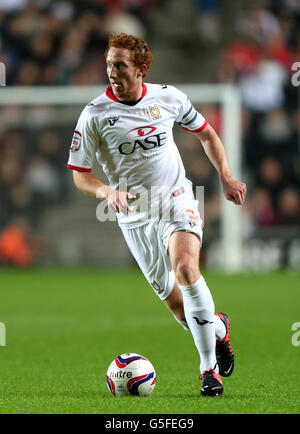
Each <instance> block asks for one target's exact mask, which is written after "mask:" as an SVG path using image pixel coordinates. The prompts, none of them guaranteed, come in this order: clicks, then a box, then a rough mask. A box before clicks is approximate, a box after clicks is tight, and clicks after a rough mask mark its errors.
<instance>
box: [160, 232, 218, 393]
mask: <svg viewBox="0 0 300 434" xmlns="http://www.w3.org/2000/svg"><path fill="white" fill-rule="evenodd" d="M199 254H200V239H199V237H197V235H195V234H193V233H190V232H185V231H176V232H174V233H173V234H172V235H171V237H170V241H169V255H170V260H171V264H172V267H173V270H174V273H175V277H176V281H177V282H178V286H179V288H180V290H181V292H182V296H183V306H184V312H185V318H186V321H187V323H188V326H189V329H190V331H191V333H192V335H193V338H194V342H195V345H196V347H197V349H198V352H199V355H200V372H201V379H202V386H201V393H202V394H208V395H220V394H222V392H223V386H222V382H221V379H220V377H219V375H218V373H217V360H216V337H215V326H214V308H215V307H214V302H213V299H212V296H211V293H210V290H209V288H208V286H207V285H206V282H205V279H204V278H203V276H202V275H201V274H200V271H199Z"/></svg>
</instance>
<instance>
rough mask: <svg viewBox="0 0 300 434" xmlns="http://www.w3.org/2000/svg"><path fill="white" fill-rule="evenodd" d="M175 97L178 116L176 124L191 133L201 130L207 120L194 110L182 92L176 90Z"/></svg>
mask: <svg viewBox="0 0 300 434" xmlns="http://www.w3.org/2000/svg"><path fill="white" fill-rule="evenodd" d="M174 89H176V88H174ZM176 96H177V98H176V99H177V101H178V116H177V118H176V122H178V124H179V125H180V126H181V127H182V128H183V129H184V130H187V131H191V132H193V133H196V132H199V131H201V130H203V129H204V128H205V127H206V125H207V120H206V119H205V118H204V117H203V116H202V115H201V114H200V113H199V112H198V111H197V110H196V109H195V107H194V106H193V104H192V103H191V101H190V99H189V98H188V97H187V96H186V95H185V94H184V93H183V92H181V91H180V90H178V89H176Z"/></svg>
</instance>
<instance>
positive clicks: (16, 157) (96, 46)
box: [0, 0, 300, 264]
mask: <svg viewBox="0 0 300 434" xmlns="http://www.w3.org/2000/svg"><path fill="white" fill-rule="evenodd" d="M168 1H170V0H86V1H80V0H77V1H76V0H74V1H67V0H62V1H53V0H52V1H50V0H36V1H31V0H10V1H7V0H0V61H1V62H3V63H4V64H5V66H6V84H7V85H16V86H20V85H22V86H36V85H45V86H47V85H95V84H99V83H104V82H105V81H106V72H105V63H104V57H103V52H104V50H105V48H106V43H107V37H108V35H109V34H111V33H120V32H121V31H124V32H127V33H132V34H136V35H138V36H141V37H142V38H146V39H147V34H148V31H149V27H150V24H151V23H150V21H149V17H150V15H151V11H153V10H154V9H155V8H159V7H162V6H167V3H168ZM194 1H195V3H194V4H195V9H196V11H197V13H198V17H199V19H198V21H197V23H198V33H199V38H201V39H202V40H203V41H205V43H207V44H211V46H212V47H215V48H216V47H217V49H216V53H217V56H218V62H217V64H218V68H217V69H216V71H214V74H213V73H212V81H213V82H220V83H234V84H237V85H238V86H239V88H240V90H241V97H242V104H243V115H242V144H243V158H244V160H243V165H244V169H243V174H244V179H243V180H244V181H246V182H247V184H248V190H249V193H248V198H247V202H246V204H245V206H244V207H243V213H244V222H245V227H246V228H247V229H246V233H247V235H251V234H252V233H253V230H255V228H259V227H267V226H268V227H269V226H272V227H275V226H281V225H299V224H300V108H299V101H300V98H299V90H298V89H300V86H299V87H296V86H295V85H293V84H292V80H291V77H292V74H293V73H294V71H293V70H292V65H293V64H294V63H295V62H300V30H299V29H300V2H299V0H269V1H263V0H262V1H251V2H248V6H247V7H245V8H244V9H243V10H242V11H241V12H239V13H238V14H237V16H236V18H235V23H234V31H231V33H230V34H231V36H230V38H229V39H228V38H224V41H223V30H224V29H223V28H222V25H223V21H222V14H223V13H224V3H225V2H221V0H194ZM166 9H167V8H165V9H164V11H166ZM201 61H202V59H201ZM162 80H163V77H162ZM199 110H200V111H201V112H202V113H203V115H204V116H205V117H206V118H207V120H208V121H209V122H210V123H211V124H212V125H213V126H214V128H215V129H216V131H217V132H218V133H219V134H221V132H222V119H221V115H220V110H219V108H218V107H217V106H212V105H203V106H201V107H199ZM16 113H17V111H16V109H14V108H11V109H9V110H7V111H6V112H5V111H4V112H1V119H0V202H1V212H0V263H1V261H2V262H15V263H19V264H22V263H23V264H29V263H30V262H31V261H32V260H33V259H32V257H33V255H32V250H31V249H34V248H35V247H34V246H36V244H37V243H36V240H34V238H33V237H32V234H31V228H32V227H34V226H36V225H37V224H38V223H39V220H40V218H41V216H42V215H43V211H44V209H45V208H47V207H48V206H49V205H51V204H56V203H59V202H60V201H61V200H62V199H63V198H64V197H66V194H67V188H66V182H65V173H66V169H65V165H66V161H67V153H68V149H67V147H66V142H67V143H68V142H69V141H70V134H71V133H70V131H71V130H72V128H73V126H74V125H72V126H71V125H70V126H69V129H67V130H66V131H60V129H59V128H57V127H53V126H52V125H48V126H43V125H42V126H41V127H40V128H35V129H33V130H30V128H28V127H27V128H25V127H24V126H23V127H17V122H15V124H14V122H13V119H14V116H16V117H18V114H16ZM5 116H8V117H9V119H8V117H5ZM40 116H42V114H40ZM75 121H76V120H75V119H74V120H73V123H74V122H75ZM42 124H43V123H42ZM179 134H181V133H179ZM180 143H182V145H183V146H182V154H183V158H184V162H185V165H186V167H187V175H188V177H189V178H190V179H191V180H192V181H193V183H194V185H204V186H205V199H206V205H205V222H206V223H207V224H211V225H212V226H213V225H218V223H219V221H220V195H219V183H218V180H217V179H216V175H215V171H214V169H213V167H212V165H211V164H210V163H209V162H208V161H207V159H206V158H205V156H204V153H203V150H201V147H199V143H198V141H197V139H195V137H194V136H193V135H189V134H186V132H185V133H183V134H182V136H180ZM29 144H30V146H29ZM16 239H18V240H19V241H18V242H19V243H20V247H19V248H18V249H17V257H15V258H12V257H11V255H12V253H11V243H12V240H13V242H14V243H16ZM21 245H23V247H24V248H23V249H22V248H21ZM30 252H31V253H30ZM14 254H16V249H15V250H14Z"/></svg>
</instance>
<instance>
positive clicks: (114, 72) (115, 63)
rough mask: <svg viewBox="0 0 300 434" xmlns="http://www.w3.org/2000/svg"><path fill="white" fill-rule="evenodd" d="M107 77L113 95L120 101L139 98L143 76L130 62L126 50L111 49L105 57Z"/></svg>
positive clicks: (128, 52)
mask: <svg viewBox="0 0 300 434" xmlns="http://www.w3.org/2000/svg"><path fill="white" fill-rule="evenodd" d="M106 65H107V75H108V79H109V81H110V84H111V87H112V90H113V93H114V95H115V96H116V97H117V98H118V99H119V100H120V101H136V100H138V99H139V98H140V97H141V93H142V81H143V74H142V71H141V69H140V68H138V67H137V66H135V65H134V63H133V62H132V60H131V52H130V50H127V49H126V48H115V47H111V48H110V49H109V51H108V53H107V57H106Z"/></svg>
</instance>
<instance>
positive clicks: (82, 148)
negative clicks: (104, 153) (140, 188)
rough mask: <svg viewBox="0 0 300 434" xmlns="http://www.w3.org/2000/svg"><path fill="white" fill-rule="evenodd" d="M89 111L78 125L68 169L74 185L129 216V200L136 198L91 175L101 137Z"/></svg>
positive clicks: (85, 110)
mask: <svg viewBox="0 0 300 434" xmlns="http://www.w3.org/2000/svg"><path fill="white" fill-rule="evenodd" d="M89 110H90V108H89V106H87V107H85V109H84V110H83V112H82V113H81V115H80V117H79V120H78V123H77V125H76V129H75V131H74V135H73V139H72V144H71V147H70V155H69V161H68V168H69V169H72V170H73V180H74V184H75V186H76V187H77V188H78V189H79V190H80V191H82V192H83V193H85V194H88V195H89V196H92V197H95V198H97V199H100V200H107V203H108V206H109V207H110V208H111V209H112V210H113V211H115V212H123V213H124V214H128V212H130V211H131V208H130V206H129V205H128V202H127V200H130V199H134V198H135V196H133V195H132V194H130V193H127V192H119V191H118V190H115V189H114V188H113V187H111V186H109V185H106V184H104V183H103V182H101V181H100V180H99V179H98V178H97V177H96V176H94V175H93V174H92V173H90V172H91V170H92V164H93V160H94V156H95V154H96V150H97V147H98V146H99V136H98V133H97V128H96V126H95V125H94V120H93V118H92V117H91V115H90V112H89Z"/></svg>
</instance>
